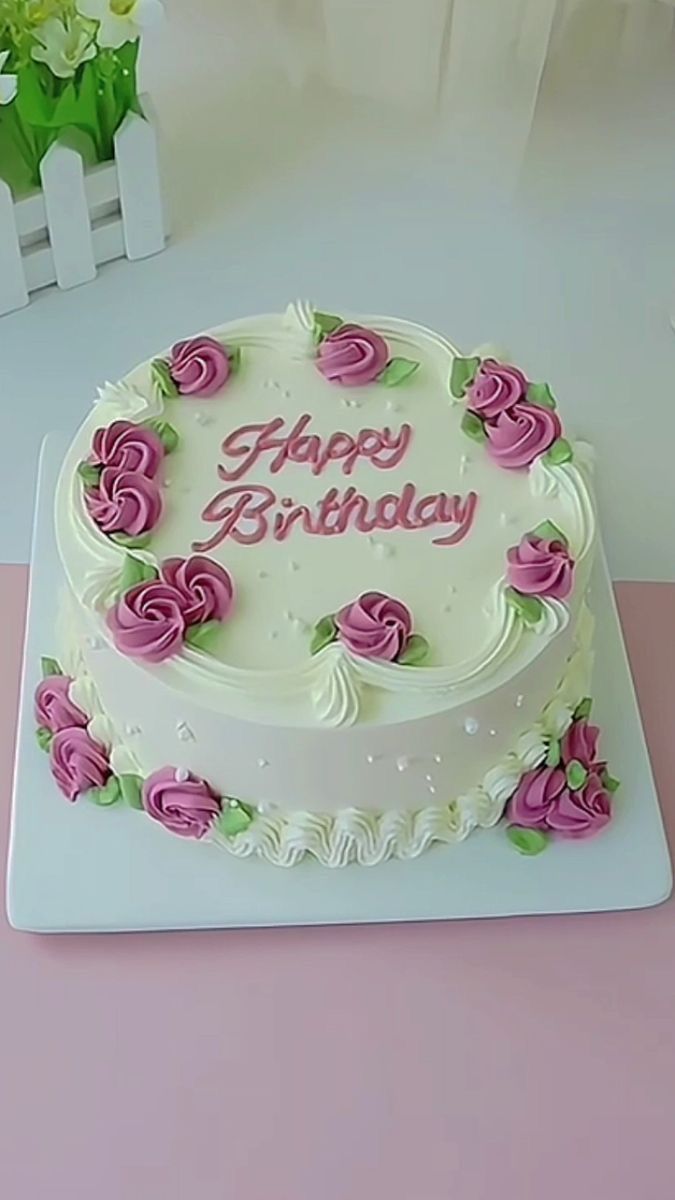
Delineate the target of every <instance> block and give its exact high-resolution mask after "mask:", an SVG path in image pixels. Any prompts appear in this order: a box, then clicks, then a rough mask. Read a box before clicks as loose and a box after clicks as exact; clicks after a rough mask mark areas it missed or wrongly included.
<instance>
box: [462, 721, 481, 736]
mask: <svg viewBox="0 0 675 1200" xmlns="http://www.w3.org/2000/svg"><path fill="white" fill-rule="evenodd" d="M479 729H480V725H479V724H478V721H477V720H476V718H475V717H467V718H466V721H465V722H464V730H465V732H466V733H468V734H470V735H471V736H473V734H474V733H478V730H479Z"/></svg>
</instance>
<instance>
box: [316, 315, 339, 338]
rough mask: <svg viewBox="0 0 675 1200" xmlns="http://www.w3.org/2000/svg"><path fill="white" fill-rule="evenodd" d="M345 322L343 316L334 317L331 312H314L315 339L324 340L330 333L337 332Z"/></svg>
mask: <svg viewBox="0 0 675 1200" xmlns="http://www.w3.org/2000/svg"><path fill="white" fill-rule="evenodd" d="M343 324H344V322H343V320H342V317H334V316H333V315H332V314H331V313H320V312H315V313H314V341H315V342H322V341H323V339H324V338H326V337H328V335H329V334H331V333H335V330H336V329H339V328H340V326H341V325H343Z"/></svg>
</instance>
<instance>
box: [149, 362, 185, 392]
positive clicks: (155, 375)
mask: <svg viewBox="0 0 675 1200" xmlns="http://www.w3.org/2000/svg"><path fill="white" fill-rule="evenodd" d="M150 377H151V379H152V382H153V383H154V385H155V387H156V388H157V391H158V392H159V393H160V395H161V396H166V397H170V396H177V395H178V388H177V387H176V384H175V383H174V381H173V379H172V378H171V371H170V370H169V364H168V362H167V361H166V359H165V358H155V359H154V360H153V362H152V365H151V367H150Z"/></svg>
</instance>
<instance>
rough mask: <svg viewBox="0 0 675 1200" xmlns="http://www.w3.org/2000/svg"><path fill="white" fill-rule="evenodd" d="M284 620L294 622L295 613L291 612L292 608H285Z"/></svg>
mask: <svg viewBox="0 0 675 1200" xmlns="http://www.w3.org/2000/svg"><path fill="white" fill-rule="evenodd" d="M284 620H285V621H292V620H293V613H292V612H291V610H290V608H285V609H284Z"/></svg>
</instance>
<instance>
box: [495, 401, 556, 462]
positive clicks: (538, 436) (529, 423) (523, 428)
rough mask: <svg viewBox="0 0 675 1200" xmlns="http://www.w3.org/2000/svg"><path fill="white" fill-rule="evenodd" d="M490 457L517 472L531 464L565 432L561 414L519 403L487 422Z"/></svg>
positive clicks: (534, 405)
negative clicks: (561, 422)
mask: <svg viewBox="0 0 675 1200" xmlns="http://www.w3.org/2000/svg"><path fill="white" fill-rule="evenodd" d="M485 432H486V434H487V438H488V443H487V450H488V454H489V455H490V457H491V458H492V459H493V460H494V461H495V462H496V463H497V465H498V466H500V467H505V468H506V469H507V470H510V471H516V470H519V469H522V468H524V467H529V466H531V465H532V463H533V462H534V461H535V459H537V458H539V457H540V456H541V455H542V454H545V453H546V451H547V450H549V449H550V448H551V446H552V445H553V443H554V442H555V441H557V440H558V438H559V437H560V436H561V434H562V427H561V424H560V418H559V417H558V414H557V413H556V412H554V411H553V410H552V409H550V408H543V407H541V406H539V405H536V404H522V403H520V404H516V405H515V407H514V408H512V409H510V410H509V411H508V412H502V413H500V415H499V416H498V417H497V418H496V420H495V421H492V422H490V421H489V422H487V424H486V425H485Z"/></svg>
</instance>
